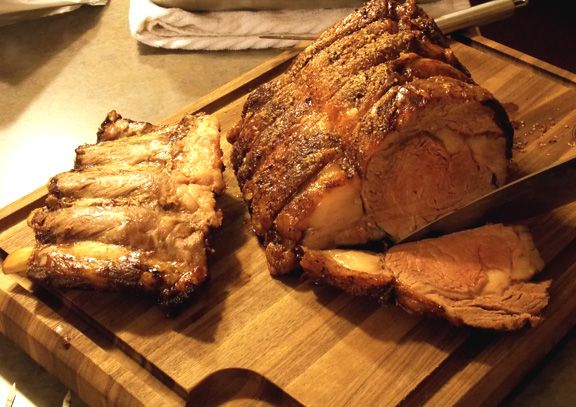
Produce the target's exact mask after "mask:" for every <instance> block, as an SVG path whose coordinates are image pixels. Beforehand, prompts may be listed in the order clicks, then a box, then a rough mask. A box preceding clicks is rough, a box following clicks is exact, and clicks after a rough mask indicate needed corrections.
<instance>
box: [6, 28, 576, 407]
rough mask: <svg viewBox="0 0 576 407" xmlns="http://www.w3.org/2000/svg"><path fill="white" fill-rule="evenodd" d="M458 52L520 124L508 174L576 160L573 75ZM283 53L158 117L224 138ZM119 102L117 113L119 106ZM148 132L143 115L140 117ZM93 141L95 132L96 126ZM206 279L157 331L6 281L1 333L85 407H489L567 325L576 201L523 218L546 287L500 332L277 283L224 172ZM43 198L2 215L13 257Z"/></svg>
mask: <svg viewBox="0 0 576 407" xmlns="http://www.w3.org/2000/svg"><path fill="white" fill-rule="evenodd" d="M462 40H466V43H463V42H454V43H453V49H454V51H455V52H456V54H457V56H458V57H459V58H460V59H461V61H462V62H463V63H464V65H466V66H467V67H468V69H469V70H470V71H471V73H472V75H473V77H474V78H475V80H476V81H477V82H478V83H480V84H482V85H484V86H485V87H486V88H488V89H489V90H491V91H492V92H493V93H494V94H495V95H496V97H497V98H498V99H499V100H501V101H502V103H503V104H504V105H505V107H506V108H507V110H508V111H509V113H510V115H511V117H512V119H513V121H514V122H515V123H516V125H517V131H516V141H517V144H516V146H515V148H514V157H513V164H512V172H511V173H512V178H517V177H519V176H521V175H524V174H526V173H529V172H531V171H535V170H537V169H539V168H541V167H543V166H546V165H548V164H550V163H553V162H555V161H557V160H560V159H564V158H567V157H569V156H572V155H575V154H576V134H575V128H576V81H575V77H574V75H572V74H569V73H567V72H565V71H562V70H560V69H556V68H554V67H551V66H549V65H547V64H545V63H542V62H540V61H536V60H533V59H531V58H529V57H526V56H525V55H522V54H519V53H517V52H515V51H513V50H510V49H507V48H505V47H503V46H501V45H499V44H496V43H492V42H490V41H488V40H486V39H484V38H482V37H479V36H478V37H475V38H473V39H472V40H469V39H461V41H462ZM297 52H298V50H297V49H296V50H290V51H287V52H286V53H284V54H282V55H280V56H279V57H277V58H276V59H273V60H271V61H269V62H268V63H266V64H264V65H263V66H261V67H259V68H257V69H256V70H254V71H252V72H249V73H247V74H246V75H244V76H242V77H240V78H238V79H237V80H236V81H234V82H232V83H230V84H228V85H227V86H225V87H224V88H222V89H219V90H218V91H216V92H214V93H212V94H210V95H207V96H206V97H205V98H202V99H201V100H199V101H197V102H195V103H193V104H192V105H190V106H187V107H186V108H184V109H183V110H182V111H180V112H176V113H175V114H174V115H172V116H170V117H168V118H166V120H165V121H164V122H166V123H169V122H174V121H176V120H177V119H178V118H180V117H181V116H182V115H183V114H185V113H189V112H195V111H205V112H207V113H211V114H214V115H216V116H217V117H218V118H219V119H220V122H221V126H222V137H223V139H222V146H223V150H224V157H225V162H226V163H228V160H229V152H230V146H229V145H228V143H227V142H226V140H225V134H226V131H227V130H228V128H229V127H230V126H231V125H232V124H233V123H234V122H235V121H236V120H238V118H239V116H240V111H241V108H242V104H243V102H244V100H245V98H246V95H247V93H248V92H249V91H250V90H251V89H253V88H254V87H255V86H257V85H258V84H259V83H262V82H264V81H267V80H269V79H271V78H273V77H274V76H276V75H278V73H279V72H281V71H282V70H283V69H285V68H286V66H287V64H288V63H289V62H290V60H291V58H293V56H294V55H295V54H296V53H297ZM113 108H114V106H110V109H113ZM133 119H138V120H145V118H133ZM95 130H96V129H95ZM225 176H226V180H227V183H228V189H227V192H226V193H225V194H224V195H223V196H222V197H221V198H219V201H218V205H219V206H220V208H221V209H222V211H223V213H224V221H223V225H222V227H221V228H219V229H218V230H217V231H215V233H214V234H213V236H212V239H211V246H212V247H213V248H214V254H213V255H211V256H210V263H211V266H210V272H211V281H210V282H209V283H208V284H207V285H205V286H204V287H202V288H201V289H200V290H199V291H198V292H197V294H196V295H195V298H194V300H193V302H192V304H191V305H190V307H189V308H187V309H186V310H185V311H184V312H183V313H182V314H181V315H180V316H178V317H176V318H174V319H166V318H165V317H164V315H163V314H162V313H161V312H160V310H159V309H158V308H157V307H156V306H155V305H154V304H152V303H151V302H150V301H149V300H148V299H146V298H142V297H140V296H138V295H135V294H134V295H132V294H119V293H112V294H110V293H96V292H83V291H77V290H67V291H56V290H50V289H48V288H43V287H35V286H32V285H31V284H30V283H29V282H28V280H26V279H24V278H15V277H8V276H4V275H1V276H0V331H1V332H2V333H4V334H5V335H6V336H8V337H10V338H11V339H13V340H14V341H15V342H16V343H18V344H20V345H21V346H22V348H23V349H24V350H25V351H26V352H27V353H28V354H30V356H31V357H32V358H34V359H35V360H36V361H38V362H39V363H40V364H41V365H42V366H44V367H45V368H46V369H47V370H48V371H50V372H51V373H53V374H54V375H56V376H57V377H58V378H59V379H60V380H61V381H62V382H63V383H64V384H65V385H67V386H69V387H70V388H71V389H73V390H74V391H76V392H77V393H78V394H79V395H80V397H81V398H82V399H83V400H84V401H85V402H86V403H87V404H88V405H90V406H92V407H99V406H115V407H125V406H150V407H152V406H154V407H160V406H185V405H186V406H203V407H204V406H222V405H226V406H258V405H264V406H270V405H273V406H301V405H304V406H308V407H325V406H331V407H338V406H358V407H365V406H402V407H409V406H428V407H434V406H442V407H444V406H467V407H472V406H484V407H485V406H494V405H496V404H497V403H498V402H499V401H500V400H501V399H502V398H503V397H504V396H505V395H506V394H507V393H508V392H509V391H510V390H511V389H512V387H513V386H514V385H515V384H516V383H517V382H518V381H519V380H520V379H521V378H522V377H523V376H524V375H525V374H526V373H527V372H528V371H529V370H530V369H531V368H532V367H533V366H534V365H535V363H536V362H537V361H538V360H540V359H541V358H542V357H543V356H544V355H545V354H546V353H547V352H548V351H549V350H550V349H551V348H552V347H553V346H554V345H555V344H556V343H557V341H559V339H560V338H562V336H564V335H565V334H566V332H567V331H568V330H569V329H570V328H571V327H572V326H573V324H574V322H575V318H576V242H575V240H574V239H575V237H576V205H574V204H571V205H568V206H565V207H563V208H560V209H557V210H555V211H554V212H552V213H547V214H543V215H540V216H538V217H535V218H532V219H529V220H526V222H525V223H526V224H527V225H528V226H529V227H530V228H531V230H532V232H533V234H534V237H535V240H536V244H537V246H538V248H539V249H540V251H541V253H542V256H543V257H544V259H545V261H546V263H547V265H546V268H545V270H544V271H543V273H542V274H541V275H540V276H539V277H538V279H539V280H547V279H552V281H553V282H552V286H551V288H550V294H551V301H550V304H549V306H548V307H547V308H546V309H545V310H544V313H543V317H544V321H543V322H542V323H541V324H540V325H538V326H537V327H534V328H526V329H522V330H520V331H517V332H511V333H497V332H485V331H478V330H474V329H470V328H465V327H464V328H458V327H454V326H450V325H449V324H447V323H445V322H444V321H437V320H429V319H425V318H420V317H417V316H412V315H409V314H407V313H406V312H404V311H403V310H401V309H400V308H398V307H396V306H393V305H390V306H381V305H378V304H376V303H375V302H373V301H371V300H368V299H365V298H357V297H352V296H350V295H347V294H344V293H341V292H339V291H338V290H336V289H333V288H330V287H326V286H318V285H314V284H312V283H311V282H309V281H307V280H304V279H301V278H298V277H291V276H287V277H281V278H272V277H271V276H270V275H269V273H268V270H267V267H266V264H265V260H264V253H263V250H262V247H261V246H260V245H259V242H258V240H257V239H256V237H255V236H254V235H253V234H252V232H251V230H250V221H249V217H248V214H247V210H246V207H245V205H244V203H243V201H242V199H241V196H240V193H239V190H238V186H237V183H236V181H235V179H234V177H233V174H232V172H231V169H230V165H228V166H227V169H226V173H225ZM45 194H46V191H45V190H39V191H36V192H35V193H33V194H31V195H29V196H26V197H24V198H22V199H21V200H19V201H17V202H15V203H13V204H11V205H9V206H8V207H6V208H4V209H2V210H1V212H0V247H1V248H2V250H3V251H4V255H5V254H6V253H10V252H11V251H12V250H14V249H16V248H19V247H23V246H28V245H31V244H32V243H33V235H32V233H31V231H30V230H29V229H28V228H27V226H26V223H25V219H26V216H27V215H28V213H29V212H30V210H31V209H33V208H35V207H38V206H41V205H42V204H43V200H44V197H45Z"/></svg>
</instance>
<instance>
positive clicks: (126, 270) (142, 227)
mask: <svg viewBox="0 0 576 407" xmlns="http://www.w3.org/2000/svg"><path fill="white" fill-rule="evenodd" d="M222 170H223V164H222V156H221V150H220V135H219V124H218V122H217V121H216V119H215V118H214V117H212V116H208V115H203V114H199V115H188V116H186V117H184V118H183V119H182V120H181V121H180V122H178V123H176V124H173V125H166V126H156V125H152V124H150V123H145V122H136V121H132V120H128V119H124V118H122V117H121V116H120V115H118V114H117V113H116V112H115V111H112V112H110V113H109V114H108V116H107V118H106V120H105V121H104V122H103V123H102V125H101V126H100V129H99V131H98V133H97V143H96V144H86V145H82V146H80V147H78V148H77V149H76V159H75V165H74V169H72V170H71V171H69V172H65V173H61V174H58V175H56V176H54V177H53V178H52V179H51V180H50V181H49V183H48V191H49V193H48V197H47V199H46V206H45V207H43V208H40V209H37V210H35V211H33V212H32V213H31V214H30V216H29V217H28V224H29V225H30V226H31V227H32V228H33V229H34V232H35V235H36V245H35V246H34V247H33V248H24V249H20V250H17V251H15V252H13V253H11V254H10V255H9V256H8V257H7V258H6V260H5V262H4V270H5V272H8V273H9V272H17V271H25V273H26V275H27V277H29V278H30V279H32V280H34V281H39V282H42V283H46V284H49V285H52V286H55V287H67V288H68V287H70V288H72V287H73V288H85V289H95V290H105V291H119V290H136V291H142V292H145V293H148V294H150V295H153V296H154V297H156V298H157V299H158V302H159V305H160V307H161V308H162V309H163V310H164V311H165V312H166V313H167V314H174V313H176V312H177V311H178V310H180V309H181V307H182V306H183V305H184V304H186V303H187V302H188V301H189V298H190V296H191V294H192V293H193V292H194V291H195V290H196V289H197V287H199V286H200V285H201V284H202V283H203V282H204V281H206V279H207V277H208V267H207V250H208V246H207V238H208V234H209V231H210V229H211V228H215V227H218V226H220V224H221V221H222V214H221V212H220V211H219V210H216V209H215V196H216V195H217V194H221V193H222V192H223V191H224V189H225V184H224V179H223V177H222ZM23 269H24V270H23Z"/></svg>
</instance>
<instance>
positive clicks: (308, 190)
mask: <svg viewBox="0 0 576 407" xmlns="http://www.w3.org/2000/svg"><path fill="white" fill-rule="evenodd" d="M511 138H512V127H511V125H510V122H509V120H508V117H507V116H506V113H505V112H504V110H503V108H502V106H501V105H500V104H499V103H498V102H497V101H496V100H495V99H494V97H493V96H492V95H491V94H490V92H488V91H487V90H485V89H483V88H481V87H480V86H478V85H477V84H475V83H474V81H473V80H472V79H471V77H470V75H469V73H468V72H467V71H466V69H465V68H463V67H462V65H461V64H460V62H459V61H458V59H457V58H456V57H455V56H454V54H453V52H452V51H451V50H450V48H448V47H447V46H446V45H445V43H444V39H443V36H442V33H441V32H440V31H439V30H438V28H437V26H436V25H435V23H434V22H433V20H432V19H430V18H429V17H428V16H426V15H425V14H424V13H423V12H422V10H420V9H419V8H418V7H416V6H415V4H414V2H413V1H407V2H406V3H404V4H400V3H396V2H394V1H388V0H378V1H371V2H368V3H367V4H366V5H365V6H364V7H363V8H361V9H359V10H358V11H356V12H354V13H352V14H351V15H350V16H349V17H347V18H346V19H344V20H343V21H342V22H340V23H338V24H336V25H335V26H334V27H332V28H331V29H329V30H327V31H326V32H325V33H324V34H322V35H321V37H320V38H319V39H318V40H317V41H316V42H314V43H313V44H312V45H311V46H310V47H308V48H307V49H305V50H304V51H303V52H302V53H301V54H300V55H299V56H298V57H297V58H296V59H295V60H294V62H293V63H292V65H291V66H290V68H289V69H288V70H287V71H286V72H285V73H284V74H283V75H281V76H280V77H278V78H277V79H275V80H274V81H272V82H269V83H267V84H265V85H262V86H261V87H259V88H258V89H257V90H255V91H254V92H253V93H252V94H251V95H250V96H249V98H248V100H247V102H246V104H245V106H244V110H243V113H242V118H241V120H240V122H239V123H238V124H237V125H236V126H234V127H233V128H232V130H231V131H230V132H229V133H228V140H229V141H230V142H231V143H232V144H233V151H232V157H231V161H232V164H233V169H234V171H235V172H236V175H237V178H238V182H239V184H240V187H241V189H242V192H243V195H244V198H245V200H246V202H247V204H248V205H249V207H250V211H251V215H252V224H253V227H254V230H255V232H256V234H257V235H258V236H260V237H261V238H262V239H263V242H264V245H265V247H266V254H267V258H268V262H269V265H270V271H271V272H272V273H274V274H283V273H287V272H290V271H291V270H292V269H293V268H294V267H296V266H297V263H298V261H297V258H296V255H295V251H294V250H295V248H296V247H298V246H299V245H304V246H307V247H309V248H312V249H326V248H333V247H337V246H339V245H357V244H363V243H366V242H368V241H371V240H379V239H382V238H390V239H391V240H399V239H401V238H402V237H404V236H406V235H407V234H409V233H410V232H411V231H413V230H414V229H416V228H417V227H419V226H421V225H423V224H425V223H427V222H429V221H431V220H433V219H435V218H436V217H438V216H440V215H442V214H444V213H447V212H449V211H451V210H453V209H454V208H456V207H458V206H461V205H462V204H464V203H466V202H468V201H470V200H472V199H474V198H476V197H478V196H480V195H482V194H484V193H485V192H487V191H489V190H492V189H494V188H496V187H498V186H499V185H502V184H503V183H504V182H505V178H506V167H507V163H508V158H509V154H510V147H511V142H512V139H511ZM338 201H339V202H338Z"/></svg>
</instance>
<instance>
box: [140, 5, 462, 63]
mask: <svg viewBox="0 0 576 407" xmlns="http://www.w3.org/2000/svg"><path fill="white" fill-rule="evenodd" d="M437 3H438V4H437ZM440 3H442V4H440ZM423 6H424V8H425V9H426V8H427V7H428V6H434V7H435V10H433V11H434V14H436V16H438V15H442V14H445V13H446V12H450V11H456V10H460V9H463V8H466V7H469V6H470V3H469V2H468V0H439V1H438V2H435V3H430V4H423ZM351 11H352V9H350V8H336V9H310V10H278V11H274V10H269V11H268V10H259V11H215V12H189V11H185V10H182V9H178V8H164V7H160V6H157V5H156V4H154V3H153V2H152V1H151V0H131V1H130V13H129V21H130V31H131V32H132V36H133V37H134V38H135V39H136V40H138V41H140V42H142V43H144V44H146V45H149V46H152V47H156V48H168V49H187V50H212V51H213V50H226V49H227V50H240V49H249V48H253V49H259V48H284V47H291V46H293V45H295V44H296V43H298V41H290V40H281V39H266V38H261V37H262V36H269V35H281V34H293V35H314V34H317V33H319V32H321V31H323V30H325V29H326V28H328V27H330V26H331V25H333V24H334V23H336V22H337V21H339V20H341V19H342V18H344V17H345V16H346V15H348V14H349V13H350V12H351ZM438 13H441V14H438ZM434 14H432V13H431V15H432V16H433V17H434V16H435V15H434Z"/></svg>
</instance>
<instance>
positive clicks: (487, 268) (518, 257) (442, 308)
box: [301, 224, 550, 331]
mask: <svg viewBox="0 0 576 407" xmlns="http://www.w3.org/2000/svg"><path fill="white" fill-rule="evenodd" d="M301 265H302V267H303V268H304V270H305V273H306V274H307V275H308V276H309V277H310V278H312V279H313V280H315V281H322V282H324V283H327V284H330V285H333V286H335V287H337V288H340V289H342V290H345V291H347V292H349V293H352V294H355V295H369V296H376V297H377V298H379V299H380V300H387V299H388V298H392V297H393V298H395V301H396V303H397V304H398V305H400V306H401V307H403V308H404V309H406V310H407V311H408V312H410V313H415V314H421V315H429V316H433V317H439V318H444V319H447V320H448V321H450V322H451V323H452V324H455V325H468V326H472V327H475V328H482V329H494V330H502V331H504V330H515V329H519V328H521V327H522V326H524V325H526V324H532V325H534V324H536V323H537V322H538V321H539V319H540V317H539V315H540V312H541V311H542V309H543V308H544V307H545V306H546V305H547V303H548V292H547V289H548V287H549V284H550V283H549V282H548V281H544V282H538V283H532V282H529V280H530V279H531V278H532V277H533V276H534V275H535V274H536V273H538V272H539V271H541V270H542V268H543V266H544V263H543V261H542V258H541V257H540V255H539V253H538V251H537V249H536V248H535V246H534V242H533V241H532V237H531V236H530V234H529V232H528V231H527V230H526V229H525V228H524V227H521V226H504V225H502V224H497V225H488V226H484V227H481V228H478V229H472V230H467V231H463V232H459V233H454V234H452V235H447V236H443V237H440V238H437V239H427V240H423V241H420V242H415V243H407V244H403V245H398V246H394V247H392V248H391V249H390V250H389V251H388V252H386V254H385V255H377V254H367V253H362V252H355V251H342V250H326V251H322V250H306V251H305V254H304V256H303V258H302V262H301ZM383 293H384V294H385V295H383Z"/></svg>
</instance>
